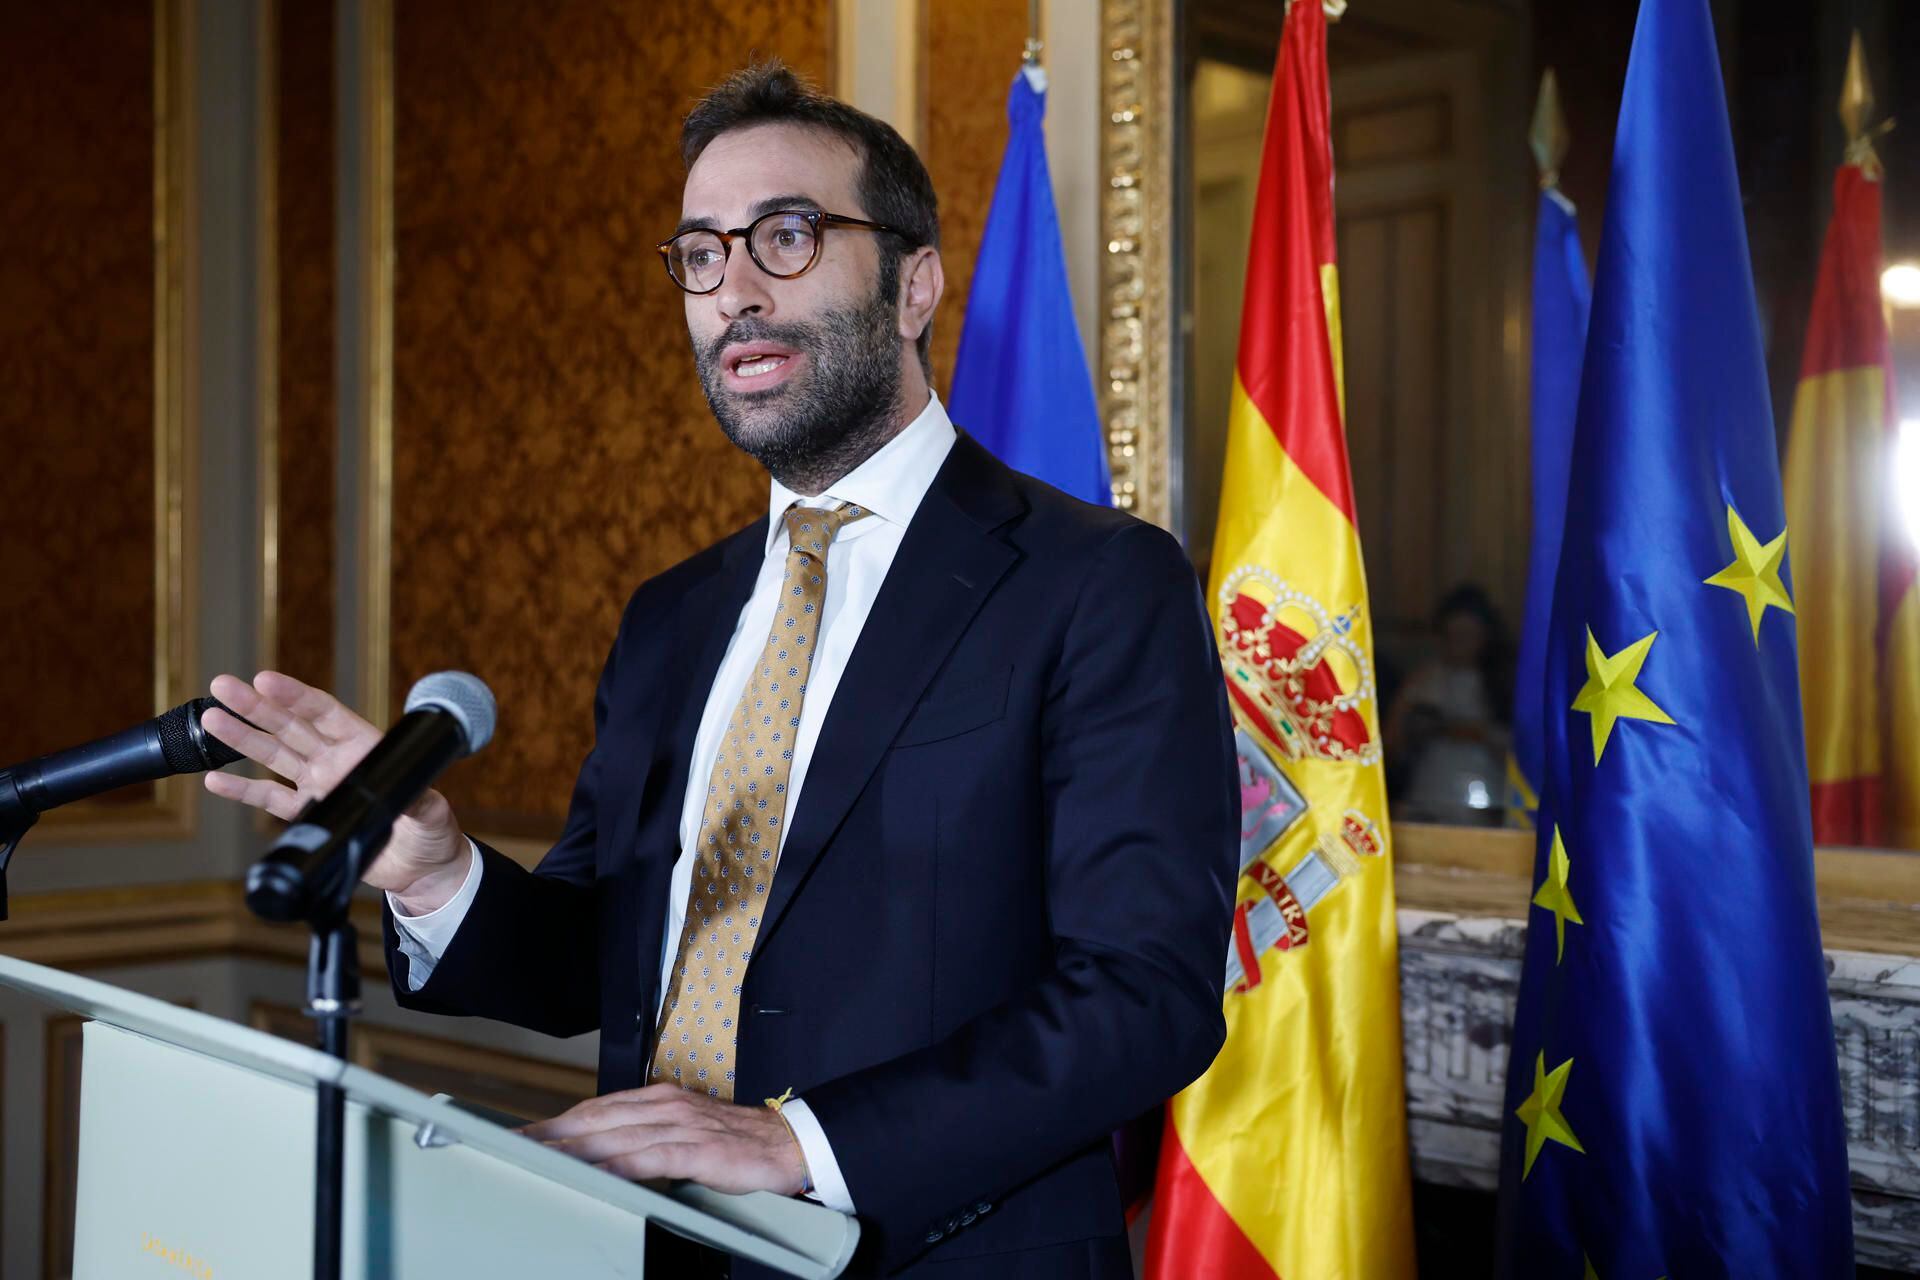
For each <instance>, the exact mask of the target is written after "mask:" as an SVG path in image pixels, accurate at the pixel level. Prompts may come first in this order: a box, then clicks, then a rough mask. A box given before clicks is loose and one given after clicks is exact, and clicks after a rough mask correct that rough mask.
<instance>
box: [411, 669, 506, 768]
mask: <svg viewBox="0 0 1920 1280" xmlns="http://www.w3.org/2000/svg"><path fill="white" fill-rule="evenodd" d="M428 708H430V709H432V710H435V711H444V712H446V713H447V714H448V715H450V716H452V717H453V718H454V719H455V720H457V721H459V722H460V732H461V734H462V735H463V736H464V737H465V738H466V740H467V754H468V755H472V754H473V753H474V752H476V751H478V750H479V749H480V748H482V747H484V746H486V745H487V743H489V742H491V741H493V724H494V721H495V719H496V718H497V717H498V714H499V713H498V711H497V709H496V708H495V706H494V702H493V690H491V689H489V688H487V685H486V682H485V681H484V680H482V679H480V677H479V676H475V675H469V674H467V673H466V672H465V671H436V672H434V673H433V674H432V675H430V676H422V677H421V678H420V680H419V681H418V682H417V683H415V685H414V686H413V688H411V689H409V690H408V691H407V707H406V709H407V710H408V711H420V710H423V709H428Z"/></svg>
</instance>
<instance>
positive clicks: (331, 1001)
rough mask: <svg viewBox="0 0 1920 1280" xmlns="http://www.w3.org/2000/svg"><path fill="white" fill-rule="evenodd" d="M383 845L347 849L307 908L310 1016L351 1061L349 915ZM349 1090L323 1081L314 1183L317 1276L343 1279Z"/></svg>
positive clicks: (335, 1052)
mask: <svg viewBox="0 0 1920 1280" xmlns="http://www.w3.org/2000/svg"><path fill="white" fill-rule="evenodd" d="M385 844H386V835H385V833H383V834H382V835H381V836H380V837H379V838H378V840H377V841H376V842H373V843H372V844H371V845H370V846H369V845H365V844H361V845H358V846H357V847H355V848H349V849H345V850H342V851H341V853H340V854H339V855H338V858H339V860H340V861H343V862H345V863H347V864H348V865H346V866H344V867H342V868H340V874H338V875H316V876H314V877H312V878H311V879H310V880H309V883H316V882H317V883H318V884H320V885H323V886H324V888H323V889H322V890H321V891H320V892H318V893H315V894H314V895H313V897H312V898H311V899H310V900H309V902H310V905H309V907H308V909H307V911H306V913H305V918H306V922H307V925H308V927H309V928H310V929H311V930H312V931H313V939H312V941H311V943H310V944H309V945H308V948H307V1008H306V1012H307V1016H309V1017H311V1018H312V1019H314V1020H315V1021H316V1022H318V1023H319V1024H320V1025H319V1049H320V1051H321V1052H322V1053H324V1054H326V1055H327V1056H328V1057H331V1058H335V1059H337V1060H339V1061H340V1062H341V1063H343V1064H344V1063H345V1062H346V1061H347V1029H348V1025H349V1022H350V1020H351V1019H352V1018H353V1016H354V1015H355V1014H357V1013H359V1012H360V1007H361V1006H360V952H359V943H360V936H359V933H358V931H357V930H355V929H354V927H353V924H352V922H351V920H350V919H349V916H348V911H349V908H350V906H351V904H352V902H353V891H354V889H355V887H356V886H358V885H359V883H360V873H361V870H362V868H363V866H364V865H365V862H366V861H369V860H371V859H372V858H373V857H374V856H376V855H377V854H378V853H379V851H380V849H381V848H382V847H384V846H385ZM346 1135H347V1093H346V1090H345V1089H344V1088H343V1087H342V1086H340V1085H337V1084H329V1083H325V1082H322V1083H321V1084H320V1086H319V1091H318V1093H317V1094H316V1095H315V1142H314V1187H313V1275H314V1280H340V1269H341V1256H342V1255H341V1220H342V1218H343V1216H344V1213H345V1209H346V1196H345V1182H346V1147H347V1143H346Z"/></svg>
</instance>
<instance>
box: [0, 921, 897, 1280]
mask: <svg viewBox="0 0 1920 1280" xmlns="http://www.w3.org/2000/svg"><path fill="white" fill-rule="evenodd" d="M0 986H6V987H12V988H15V989H17V990H20V991H23V992H25V993H26V994H28V995H31V996H34V997H36V998H38V999H41V1000H45V1001H48V1002H50V1003H53V1004H55V1005H58V1006H60V1007H62V1008H65V1009H69V1010H72V1011H73V1012H76V1013H79V1014H82V1015H84V1016H86V1017H88V1018H91V1019H94V1021H92V1022H90V1023H88V1025H87V1026H86V1028H85V1031H84V1035H85V1046H86V1049H85V1054H84V1056H83V1058H82V1067H81V1085H80V1171H79V1194H78V1209H77V1214H76V1222H75V1233H74V1255H73V1256H74V1270H73V1274H74V1278H75V1280H117V1278H118V1277H122V1276H125V1277H152V1276H155V1275H162V1274H170V1275H184V1276H197V1277H205V1278H206V1280H213V1278H214V1277H224V1276H246V1277H249V1278H250V1280H252V1278H254V1277H262V1278H267V1280H278V1278H279V1277H287V1278H288V1280H295V1278H297V1277H305V1276H309V1275H311V1274H312V1266H313V1198H314V1164H315V1151H314V1146H315V1141H316V1134H315V1098H316V1093H317V1085H318V1083H319V1082H322V1081H325V1082H329V1083H334V1084H337V1085H339V1086H340V1087H341V1088H342V1089H343V1090H344V1091H345V1093H346V1097H347V1105H346V1148H345V1186H344V1190H345V1215H344V1222H343V1230H342V1241H343V1247H344V1254H343V1257H344V1265H343V1270H342V1274H343V1276H344V1277H347V1278H348V1280H386V1278H388V1277H413V1276H461V1277H466V1278H471V1280H487V1278H491V1277H502V1278H506V1277H512V1278H514V1280H525V1278H526V1277H529V1276H532V1277H540V1276H545V1275H554V1276H569V1277H571V1276H581V1277H588V1276H607V1277H621V1278H623V1280H624V1278H627V1277H639V1276H641V1275H642V1268H643V1266H644V1249H643V1237H644V1233H645V1230H646V1227H647V1225H648V1223H649V1222H651V1223H653V1224H654V1225H656V1226H658V1227H661V1228H664V1229H666V1230H670V1231H673V1232H676V1233H677V1234H680V1235H683V1236H686V1237H688V1238H690V1239H693V1240H697V1241H699V1242H701V1243H702V1244H706V1245H709V1246H711V1247H713V1248H716V1249H721V1250H725V1251H726V1252H728V1253H731V1254H733V1255H735V1256H737V1257H741V1258H746V1259H750V1260H752V1261H755V1262H758V1263H761V1264H763V1265H765V1266H769V1267H773V1268H775V1269H777V1270H779V1271H781V1272H784V1273H786V1274H788V1275H792V1276H798V1277H804V1278H806V1280H832V1277H834V1276H837V1275H839V1274H840V1272H841V1271H842V1270H844V1269H845V1267H846V1264H847V1262H848V1260H849V1259H851V1258H852V1256H853V1250H854V1246H855V1244H856V1243H857V1242H858V1239H859V1233H860V1229H859V1224H858V1222H856V1221H855V1220H854V1219H852V1218H849V1217H847V1216H845V1215H842V1214H839V1213H835V1212H833V1211H832V1210H830V1209H825V1208H822V1207H820V1206H818V1205H814V1204H810V1203H807V1202H805V1201H801V1200H796V1199H792V1198H789V1197H785V1196H775V1195H771V1194H768V1193H765V1192H756V1193H754V1194H751V1195H744V1196H733V1195H723V1194H721V1193H719V1192H716V1191H711V1190H708V1189H706V1188H704V1187H699V1186H696V1185H693V1184H691V1183H680V1184H673V1185H666V1186H658V1187H655V1186H644V1185H640V1184H636V1183H631V1182H627V1181H625V1180H623V1179H620V1178H616V1177H614V1176H612V1175H611V1174H607V1173H603V1172H601V1171H600V1170H598V1169H596V1168H594V1167H593V1166H591V1165H589V1164H586V1163H584V1162H582V1161H579V1160H576V1159H574V1158H572V1157H571V1156H566V1155H563V1154H561V1153H559V1152H557V1151H553V1150H550V1149H549V1148H547V1147H544V1146H542V1145H540V1144H539V1143H537V1142H533V1141H531V1140H529V1139H527V1138H523V1137H521V1136H520V1135H519V1134H517V1133H514V1132H513V1131H512V1130H511V1129H507V1128H503V1127H501V1126H499V1125H496V1124H493V1123H491V1122H490V1121H488V1120H486V1119H483V1118H481V1117H479V1116H477V1115H475V1114H473V1113H472V1112H470V1111H468V1110H464V1109H462V1108H461V1107H459V1106H457V1105H456V1104H454V1103H453V1102H451V1101H449V1100H445V1099H436V1098H429V1097H426V1096H425V1095H424V1094H421V1093H418V1092H415V1091H414V1090H412V1089H408V1088H405V1087H404V1086H402V1085H399V1084H395V1083H394V1082H393V1081H391V1080H386V1079H383V1078H382V1077H380V1076H378V1075H376V1074H374V1073H372V1072H370V1071H366V1070H364V1069H362V1068H359V1067H354V1066H349V1065H347V1064H345V1063H342V1062H339V1061H337V1060H336V1059H333V1058H329V1057H327V1056H325V1055H324V1054H321V1053H319V1052H317V1051H315V1050H313V1049H308V1048H304V1047H302V1046H300V1045H295V1044H289V1043H287V1042H285V1041H283V1040H280V1039H278V1038H276V1037H273V1036H269V1035H267V1034H265V1033H263V1032H259V1031H255V1030H253V1029H251V1028H249V1027H243V1026H240V1025H238V1024H235V1023H230V1022H226V1021H224V1020H222V1019H219V1018H214V1017H210V1016H208V1015H206V1014H202V1013H197V1012H194V1011H192V1010H188V1009H181V1008H177V1007H175V1006H173V1005H170V1004H167V1003H165V1002H164V1001H160V1000H155V999H152V998H150V997H147V996H141V995H136V994H134V993H132V992H128V991H122V990H119V989H118V988H115V987H111V986H108V985H107V984H105V983H101V982H96V981H94V980H92V979H89V978H82V977H77V976H75V975H72V974H67V973H62V972H60V971H58V970H53V969H47V968H43V967H41V966H39V965H34V964H28V963H26V962H25V961H21V960H16V959H13V958H11V957H7V956H0ZM156 1264H164V1266H165V1267H166V1270H156V1269H155V1268H156ZM668 1280H671V1278H668Z"/></svg>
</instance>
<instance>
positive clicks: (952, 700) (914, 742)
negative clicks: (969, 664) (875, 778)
mask: <svg viewBox="0 0 1920 1280" xmlns="http://www.w3.org/2000/svg"><path fill="white" fill-rule="evenodd" d="M1012 678H1013V668H1012V667H1007V668H1005V669H1004V670H1001V671H998V672H994V673H991V674H989V675H985V676H981V677H979V678H977V679H970V680H962V681H959V682H956V683H948V682H944V681H943V682H942V683H941V684H940V685H939V687H937V688H935V689H934V690H933V691H932V692H931V693H929V694H928V695H927V700H926V701H925V702H922V703H921V704H920V706H919V707H918V708H917V709H915V711H914V713H913V718H912V719H910V720H908V721H907V724H906V727H905V728H904V729H902V730H901V731H900V736H899V737H897V738H895V739H894V740H893V745H894V746H895V747H917V746H921V745H923V744H925V743H929V742H940V741H942V740H943V739H946V738H957V737H959V736H960V735H961V734H963V733H972V732H973V731H974V730H975V729H979V728H983V727H984V726H986V725H989V724H992V723H993V722H994V721H996V720H998V719H1000V718H1001V717H1002V716H1004V715H1005V714H1006V713H1007V686H1008V684H1009V683H1010V682H1011V681H1012Z"/></svg>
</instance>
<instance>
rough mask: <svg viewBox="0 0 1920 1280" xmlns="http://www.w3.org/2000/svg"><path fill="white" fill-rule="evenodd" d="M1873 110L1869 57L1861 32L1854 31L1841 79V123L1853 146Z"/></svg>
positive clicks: (1849, 143) (1849, 142)
mask: <svg viewBox="0 0 1920 1280" xmlns="http://www.w3.org/2000/svg"><path fill="white" fill-rule="evenodd" d="M1871 110H1873V85H1872V83H1871V82H1870V81H1868V79H1867V57H1866V54H1865V53H1863V52H1862V51H1861V48H1860V33H1859V32H1858V31H1857V30H1856V31H1855V32H1854V33H1853V40H1852V42H1851V43H1849V44H1848V46H1847V71H1846V74H1845V75H1844V76H1842V77H1841V80H1840V123H1841V124H1843V125H1845V126H1846V127H1847V143H1848V145H1849V146H1851V145H1852V144H1853V143H1855V142H1858V141H1859V140H1860V136H1861V135H1862V134H1863V133H1865V132H1866V128H1867V112H1869V111H1871Z"/></svg>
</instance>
